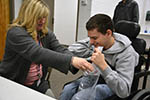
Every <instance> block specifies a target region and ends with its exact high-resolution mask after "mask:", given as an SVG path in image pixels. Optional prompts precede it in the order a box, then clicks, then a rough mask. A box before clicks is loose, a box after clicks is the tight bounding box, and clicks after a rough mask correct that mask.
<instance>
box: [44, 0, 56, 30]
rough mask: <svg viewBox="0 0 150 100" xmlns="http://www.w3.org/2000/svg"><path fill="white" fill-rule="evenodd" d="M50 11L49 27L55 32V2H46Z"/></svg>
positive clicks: (48, 0) (46, 0)
mask: <svg viewBox="0 0 150 100" xmlns="http://www.w3.org/2000/svg"><path fill="white" fill-rule="evenodd" d="M44 1H45V2H46V3H47V5H48V6H49V9H50V16H49V23H48V27H49V28H50V29H51V30H52V31H53V25H54V0H44Z"/></svg>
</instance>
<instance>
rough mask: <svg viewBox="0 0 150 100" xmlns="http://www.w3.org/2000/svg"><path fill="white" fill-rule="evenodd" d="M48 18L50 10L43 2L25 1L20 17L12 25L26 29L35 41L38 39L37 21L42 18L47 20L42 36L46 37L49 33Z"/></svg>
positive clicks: (38, 0) (36, 0) (37, 0)
mask: <svg viewBox="0 0 150 100" xmlns="http://www.w3.org/2000/svg"><path fill="white" fill-rule="evenodd" d="M48 16H49V8H48V6H47V5H46V4H45V2H43V1H42V0H24V1H23V3H22V6H21V8H20V11H19V14H18V17H17V18H16V19H15V20H14V21H13V23H12V24H11V25H10V28H11V27H13V26H20V27H25V28H26V29H27V31H28V33H29V34H30V35H31V36H32V38H33V39H34V40H36V38H37V30H36V27H37V21H38V19H40V18H43V17H44V18H46V23H45V24H44V26H43V29H42V33H43V34H42V36H45V35H46V34H47V32H48V28H47V25H48Z"/></svg>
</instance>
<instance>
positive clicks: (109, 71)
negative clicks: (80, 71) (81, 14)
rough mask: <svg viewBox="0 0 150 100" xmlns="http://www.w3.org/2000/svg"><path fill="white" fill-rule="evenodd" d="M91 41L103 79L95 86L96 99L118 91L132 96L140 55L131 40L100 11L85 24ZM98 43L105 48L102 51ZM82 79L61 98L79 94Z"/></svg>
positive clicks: (67, 87) (94, 59)
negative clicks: (115, 28)
mask: <svg viewBox="0 0 150 100" xmlns="http://www.w3.org/2000/svg"><path fill="white" fill-rule="evenodd" d="M86 29H87V31H88V37H89V38H90V44H91V45H94V47H95V50H94V53H93V54H92V56H91V61H92V63H94V64H95V65H97V67H98V68H99V69H100V71H101V76H102V77H100V78H103V79H104V82H102V83H101V82H98V84H97V85H96V86H95V91H96V92H95V93H94V95H95V96H94V97H95V98H94V100H104V99H106V98H108V97H109V96H111V95H113V94H116V95H117V96H119V97H121V98H125V97H127V96H129V95H130V90H131V85H132V81H133V76H134V68H135V66H136V65H137V64H138V59H139V55H138V54H137V53H136V51H135V50H134V49H133V47H132V46H131V41H130V40H129V39H128V38H127V37H126V36H124V35H121V34H119V33H115V32H113V30H114V27H113V22H112V20H111V18H110V17H109V16H107V15H105V14H97V15H95V16H93V17H91V18H90V19H89V21H88V22H87V23H86ZM99 46H102V47H103V49H102V51H100V50H99V49H98V47H99ZM79 81H80V79H78V80H76V81H74V82H72V83H70V84H67V85H65V87H64V89H63V91H62V93H61V95H60V98H59V99H60V100H71V99H72V97H73V96H74V94H76V92H77V90H78V86H79V83H80V82H79Z"/></svg>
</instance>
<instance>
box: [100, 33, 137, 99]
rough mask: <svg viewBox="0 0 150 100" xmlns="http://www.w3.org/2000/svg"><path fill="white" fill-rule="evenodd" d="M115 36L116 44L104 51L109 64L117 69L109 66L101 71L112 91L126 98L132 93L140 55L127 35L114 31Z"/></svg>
mask: <svg viewBox="0 0 150 100" xmlns="http://www.w3.org/2000/svg"><path fill="white" fill-rule="evenodd" d="M114 38H115V43H114V45H113V46H112V47H111V48H109V49H107V50H105V51H102V53H103V54H104V56H105V59H106V60H107V61H108V62H109V64H111V65H112V66H114V67H115V71H114V70H112V68H111V67H110V66H108V67H107V68H106V70H104V71H101V72H102V76H103V77H104V79H105V82H106V83H107V85H108V86H109V87H110V88H111V89H112V91H114V92H115V93H116V94H117V95H118V96H119V97H121V98H124V97H127V96H129V94H130V90H131V85H132V81H133V76H134V69H135V66H137V64H138V60H139V55H138V53H136V51H135V50H134V49H133V47H132V46H131V41H130V40H129V39H128V38H127V37H126V36H124V35H121V34H117V33H114Z"/></svg>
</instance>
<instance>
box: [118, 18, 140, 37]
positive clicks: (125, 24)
mask: <svg viewBox="0 0 150 100" xmlns="http://www.w3.org/2000/svg"><path fill="white" fill-rule="evenodd" d="M115 31H116V32H118V33H121V34H124V35H126V36H127V37H129V38H130V39H133V38H136V37H137V36H138V35H139V33H140V25H139V24H138V23H135V22H131V21H125V20H121V21H119V22H118V23H116V25H115Z"/></svg>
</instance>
